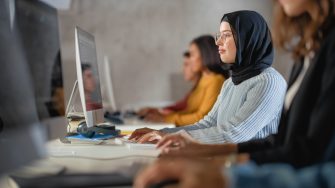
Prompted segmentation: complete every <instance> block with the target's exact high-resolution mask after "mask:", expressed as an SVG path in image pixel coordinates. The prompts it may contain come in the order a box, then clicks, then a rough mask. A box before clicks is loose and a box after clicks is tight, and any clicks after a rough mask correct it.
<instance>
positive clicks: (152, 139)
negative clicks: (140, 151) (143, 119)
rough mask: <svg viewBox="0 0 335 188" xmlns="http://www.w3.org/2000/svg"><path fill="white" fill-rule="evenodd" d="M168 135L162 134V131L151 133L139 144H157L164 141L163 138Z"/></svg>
mask: <svg viewBox="0 0 335 188" xmlns="http://www.w3.org/2000/svg"><path fill="white" fill-rule="evenodd" d="M164 135H166V133H162V132H160V131H156V130H155V131H152V132H149V133H147V134H145V135H143V136H141V137H140V138H139V139H138V140H137V142H138V143H148V142H149V143H157V142H158V141H159V140H161V139H162V137H163V136H164Z"/></svg>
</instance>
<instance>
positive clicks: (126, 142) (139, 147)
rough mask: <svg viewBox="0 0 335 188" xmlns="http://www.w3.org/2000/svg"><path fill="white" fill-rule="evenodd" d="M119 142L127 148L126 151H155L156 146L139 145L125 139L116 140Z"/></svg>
mask: <svg viewBox="0 0 335 188" xmlns="http://www.w3.org/2000/svg"><path fill="white" fill-rule="evenodd" d="M116 139H117V140H118V141H119V142H122V143H123V144H125V145H126V146H127V148H128V149H147V150H156V144H140V143H137V142H135V141H132V140H128V139H127V138H116Z"/></svg>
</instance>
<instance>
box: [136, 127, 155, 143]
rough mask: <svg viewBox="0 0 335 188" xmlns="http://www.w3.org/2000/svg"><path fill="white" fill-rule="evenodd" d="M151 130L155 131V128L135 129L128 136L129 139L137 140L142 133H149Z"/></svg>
mask: <svg viewBox="0 0 335 188" xmlns="http://www.w3.org/2000/svg"><path fill="white" fill-rule="evenodd" d="M152 131H156V130H155V129H149V128H146V127H145V128H141V129H136V130H135V131H134V132H133V133H132V134H131V135H130V137H129V140H133V141H136V142H137V141H138V140H139V139H140V138H141V137H142V136H143V135H145V134H147V133H150V132H152Z"/></svg>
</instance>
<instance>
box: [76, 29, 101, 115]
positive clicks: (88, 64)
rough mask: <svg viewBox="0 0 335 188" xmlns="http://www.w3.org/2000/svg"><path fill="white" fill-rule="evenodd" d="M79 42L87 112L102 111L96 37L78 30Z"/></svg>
mask: <svg viewBox="0 0 335 188" xmlns="http://www.w3.org/2000/svg"><path fill="white" fill-rule="evenodd" d="M78 42H79V52H80V62H81V72H82V77H83V86H84V92H85V103H86V110H87V111H92V110H97V109H101V108H102V97H101V90H100V82H99V73H98V64H97V55H96V49H95V43H94V37H93V36H92V35H91V34H89V33H87V32H85V31H83V30H81V29H78Z"/></svg>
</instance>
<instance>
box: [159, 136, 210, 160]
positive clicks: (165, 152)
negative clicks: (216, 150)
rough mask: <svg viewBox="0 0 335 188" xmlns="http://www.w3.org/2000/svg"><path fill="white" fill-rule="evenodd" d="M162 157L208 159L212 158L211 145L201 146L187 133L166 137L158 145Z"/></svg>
mask: <svg viewBox="0 0 335 188" xmlns="http://www.w3.org/2000/svg"><path fill="white" fill-rule="evenodd" d="M157 148H158V149H160V150H161V155H162V156H183V157H206V156H211V149H212V148H211V145H208V144H201V143H199V142H198V141H197V140H195V139H193V138H192V137H191V136H190V135H189V134H188V133H186V132H178V133H174V134H169V135H166V136H164V137H163V138H162V139H161V140H160V141H159V142H158V143H157Z"/></svg>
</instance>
